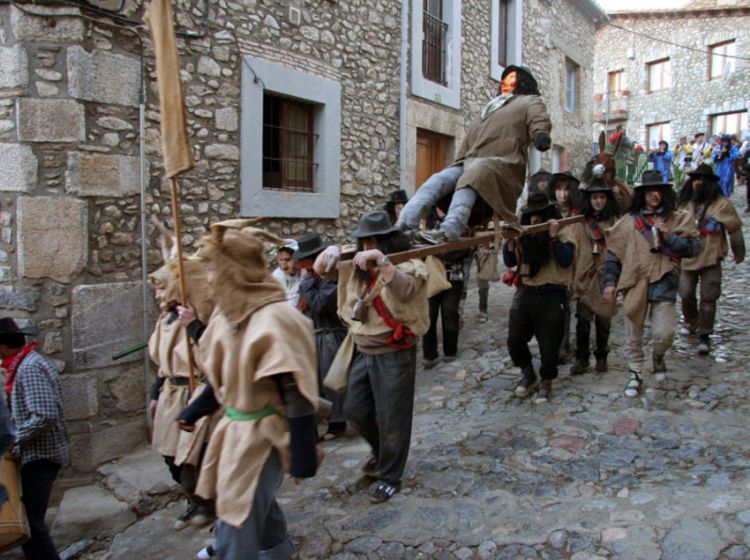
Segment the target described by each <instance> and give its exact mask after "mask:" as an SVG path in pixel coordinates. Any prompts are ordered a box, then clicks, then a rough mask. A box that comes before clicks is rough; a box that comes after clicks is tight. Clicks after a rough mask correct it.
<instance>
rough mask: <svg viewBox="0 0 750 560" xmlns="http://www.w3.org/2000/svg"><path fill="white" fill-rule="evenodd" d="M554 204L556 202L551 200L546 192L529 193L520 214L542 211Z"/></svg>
mask: <svg viewBox="0 0 750 560" xmlns="http://www.w3.org/2000/svg"><path fill="white" fill-rule="evenodd" d="M555 204H556V203H555V202H553V201H551V200H550V199H549V198H548V197H547V195H546V194H544V193H534V194H531V195H529V198H528V200H527V201H526V206H524V207H523V208H521V214H526V215H529V214H536V213H537V212H542V211H544V210H546V209H547V208H550V207H551V206H554V205H555Z"/></svg>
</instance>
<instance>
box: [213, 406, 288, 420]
mask: <svg viewBox="0 0 750 560" xmlns="http://www.w3.org/2000/svg"><path fill="white" fill-rule="evenodd" d="M224 414H226V415H227V418H229V419H230V420H234V421H248V420H260V419H261V418H265V417H266V416H273V415H274V414H276V411H275V410H274V409H273V408H272V407H270V406H264V407H263V408H259V409H258V410H253V411H252V412H240V411H239V410H237V409H236V408H232V407H231V406H225V407H224Z"/></svg>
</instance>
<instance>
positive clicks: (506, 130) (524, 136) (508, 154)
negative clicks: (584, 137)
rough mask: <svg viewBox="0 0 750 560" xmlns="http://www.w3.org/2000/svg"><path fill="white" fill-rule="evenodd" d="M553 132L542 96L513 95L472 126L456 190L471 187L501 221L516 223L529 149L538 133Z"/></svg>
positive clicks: (458, 159)
mask: <svg viewBox="0 0 750 560" xmlns="http://www.w3.org/2000/svg"><path fill="white" fill-rule="evenodd" d="M551 130H552V123H551V121H550V119H549V115H548V114H547V108H546V107H545V106H544V101H543V100H542V98H541V97H539V96H538V95H515V96H513V98H512V99H510V100H509V101H508V102H507V103H505V104H504V105H503V106H502V107H500V108H499V109H496V110H494V111H492V112H491V113H489V114H488V115H487V116H485V117H484V118H481V117H480V118H479V119H477V120H476V121H474V123H472V125H471V126H470V127H469V130H468V132H467V133H466V136H465V137H464V140H463V142H462V143H461V147H460V148H459V150H458V152H457V153H456V164H462V165H463V173H462V174H461V177H460V178H459V179H458V183H457V184H456V189H462V188H466V187H471V188H472V189H474V190H475V191H477V192H478V193H479V196H480V197H481V198H482V200H484V202H486V203H487V204H488V205H489V206H490V207H491V208H492V210H493V211H494V212H496V213H497V214H499V215H500V218H501V219H503V220H505V221H506V222H513V223H515V222H516V220H517V218H516V215H515V209H516V201H517V200H518V197H519V196H520V195H521V191H522V190H523V183H524V179H525V177H526V160H527V150H528V147H529V145H531V142H532V140H533V138H534V137H535V136H536V135H537V134H538V133H540V132H545V133H547V134H549V133H550V131H551Z"/></svg>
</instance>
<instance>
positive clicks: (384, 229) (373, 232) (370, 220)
mask: <svg viewBox="0 0 750 560" xmlns="http://www.w3.org/2000/svg"><path fill="white" fill-rule="evenodd" d="M394 231H398V228H397V227H395V226H392V225H391V220H390V219H389V218H388V214H387V213H386V212H383V211H382V210H376V211H375V212H367V213H366V214H362V217H361V218H360V219H359V224H357V229H355V230H354V231H352V232H351V236H352V237H356V238H361V237H377V236H379V235H388V234H389V233H393V232H394Z"/></svg>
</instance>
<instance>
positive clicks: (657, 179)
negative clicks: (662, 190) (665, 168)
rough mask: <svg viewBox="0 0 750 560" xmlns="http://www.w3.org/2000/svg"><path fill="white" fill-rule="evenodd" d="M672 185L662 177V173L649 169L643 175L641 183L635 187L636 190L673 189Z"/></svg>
mask: <svg viewBox="0 0 750 560" xmlns="http://www.w3.org/2000/svg"><path fill="white" fill-rule="evenodd" d="M671 186H672V183H667V182H666V181H664V178H663V177H662V176H661V172H659V171H654V170H651V169H647V170H646V171H644V172H643V175H641V182H640V183H638V184H637V185H635V186H634V187H633V188H634V189H642V188H649V187H650V188H653V187H671Z"/></svg>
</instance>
